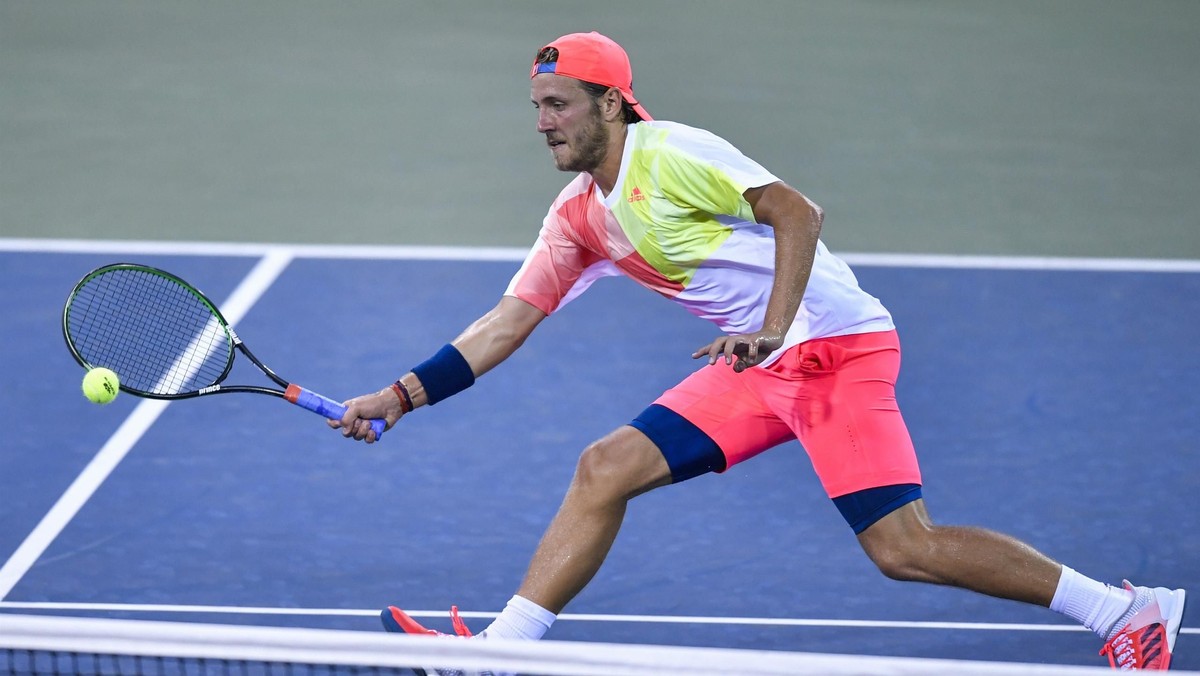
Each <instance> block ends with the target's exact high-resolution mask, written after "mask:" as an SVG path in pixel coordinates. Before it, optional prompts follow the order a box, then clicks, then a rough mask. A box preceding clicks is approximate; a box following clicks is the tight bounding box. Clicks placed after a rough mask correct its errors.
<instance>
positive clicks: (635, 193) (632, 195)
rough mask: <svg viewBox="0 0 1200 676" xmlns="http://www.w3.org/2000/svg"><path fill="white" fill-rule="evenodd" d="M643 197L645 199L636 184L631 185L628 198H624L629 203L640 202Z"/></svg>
mask: <svg viewBox="0 0 1200 676" xmlns="http://www.w3.org/2000/svg"><path fill="white" fill-rule="evenodd" d="M644 199H646V196H645V195H643V194H642V191H641V190H638V188H637V186H636V185H635V186H634V187H633V190H631V191H630V192H629V198H628V199H626V200H625V201H626V202H629V203H630V204H633V203H634V202H641V201H642V200H644Z"/></svg>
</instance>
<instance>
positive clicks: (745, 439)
mask: <svg viewBox="0 0 1200 676" xmlns="http://www.w3.org/2000/svg"><path fill="white" fill-rule="evenodd" d="M899 371H900V341H899V338H898V337H897V335H896V332H895V331H885V332H877V333H862V334H855V335H849V336H834V337H832V338H819V339H816V340H811V341H808V342H806V343H801V344H799V345H796V346H793V347H792V348H791V349H789V350H787V351H786V352H784V353H783V355H782V356H780V357H779V359H777V360H776V361H775V362H774V363H772V364H771V365H769V366H765V367H756V368H751V369H747V370H745V371H743V372H742V373H735V372H734V370H733V368H732V367H731V366H727V365H726V364H725V361H724V359H721V360H719V361H718V362H717V363H716V364H714V365H712V366H705V367H703V368H701V369H700V370H699V371H696V372H695V373H693V374H692V375H690V376H688V377H687V378H686V379H684V381H683V382H681V383H680V384H679V385H677V386H675V387H674V388H672V389H671V390H669V391H667V392H666V393H664V394H663V395H662V396H661V397H659V398H658V400H657V401H656V402H655V403H656V404H659V405H661V406H665V407H666V408H669V409H671V410H672V411H674V412H675V413H678V414H679V415H681V416H683V417H684V418H686V419H687V420H688V421H689V422H691V423H692V424H693V425H695V426H696V427H698V428H700V430H701V431H703V432H704V433H705V434H707V435H708V436H709V437H710V438H711V439H712V440H713V441H714V442H715V443H716V444H717V446H719V447H720V449H721V452H722V453H724V455H725V460H726V469H728V468H729V467H732V466H734V465H736V464H737V463H739V462H742V461H744V460H747V459H749V458H752V457H754V456H756V455H758V454H759V453H762V452H763V451H765V450H767V449H768V448H771V447H772V446H777V445H779V444H781V443H784V442H786V441H790V440H792V439H799V440H800V443H801V444H802V445H803V446H804V450H805V451H806V452H807V453H808V456H809V458H810V460H811V461H812V465H813V469H814V470H816V473H817V476H818V477H819V478H820V480H821V485H822V486H824V488H825V491H826V493H827V494H828V495H829V497H831V498H836V497H838V496H841V495H846V494H848V493H853V492H855V491H860V490H864V489H867V488H875V487H878V486H888V485H892V484H920V483H921V472H920V469H919V467H918V466H917V455H916V452H915V451H914V450H913V443H912V438H911V437H910V436H909V434H908V428H907V427H906V426H905V424H904V418H903V417H902V416H901V415H900V408H899V406H898V405H897V404H896V376H897V374H898V373H899Z"/></svg>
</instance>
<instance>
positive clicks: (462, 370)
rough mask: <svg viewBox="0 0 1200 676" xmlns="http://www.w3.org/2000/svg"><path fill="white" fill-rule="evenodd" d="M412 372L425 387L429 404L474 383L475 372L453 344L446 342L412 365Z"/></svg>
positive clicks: (452, 394) (446, 397)
mask: <svg viewBox="0 0 1200 676" xmlns="http://www.w3.org/2000/svg"><path fill="white" fill-rule="evenodd" d="M412 372H413V374H414V375H416V376H417V378H418V379H420V381H421V385H422V387H424V388H425V399H426V403H428V404H429V405H430V406H432V405H434V404H436V403H438V402H439V401H441V400H443V399H448V398H449V397H452V396H454V395H456V394H458V393H459V392H462V391H463V390H465V389H467V388H468V387H470V386H472V385H474V384H475V372H474V371H472V370H471V365H470V364H468V363H467V360H466V359H465V358H463V356H462V353H461V352H459V351H458V348H456V347H454V346H453V345H450V344H446V345H445V346H443V347H442V349H440V350H438V352H437V354H435V355H433V356H432V357H430V358H429V359H426V360H425V361H423V362H421V363H420V364H418V365H417V366H415V367H413V370H412Z"/></svg>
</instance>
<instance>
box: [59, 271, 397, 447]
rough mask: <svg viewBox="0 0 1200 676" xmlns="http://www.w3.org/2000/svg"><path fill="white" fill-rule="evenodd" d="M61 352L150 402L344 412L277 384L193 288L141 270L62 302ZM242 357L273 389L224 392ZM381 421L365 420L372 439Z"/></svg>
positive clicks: (89, 283)
mask: <svg viewBox="0 0 1200 676" xmlns="http://www.w3.org/2000/svg"><path fill="white" fill-rule="evenodd" d="M62 328H63V337H64V338H66V340H67V347H68V348H69V349H70V350H71V354H72V355H73V356H74V357H75V361H77V362H79V363H80V364H81V365H82V366H83V367H84V368H94V367H97V366H104V367H106V368H109V369H112V370H113V371H115V372H116V374H117V377H118V378H119V379H120V381H121V389H122V390H123V391H125V392H128V393H130V394H132V395H135V396H138V397H147V398H149V399H190V398H192V397H201V396H207V395H210V394H224V393H226V392H254V393H256V394H269V395H271V396H274V397H280V398H283V399H286V400H287V401H290V402H291V403H293V404H296V405H297V406H300V407H302V408H305V409H308V410H309V411H312V412H313V413H317V414H319V415H322V416H325V417H326V418H329V419H331V420H338V419H340V418H341V417H342V416H343V415H345V414H346V407H345V406H342V405H341V404H340V403H338V402H336V401H333V400H332V399H329V398H327V397H323V396H321V395H319V394H317V393H316V392H312V391H310V390H306V389H304V388H303V387H300V386H299V385H294V384H292V383H289V382H288V381H286V380H284V379H283V378H280V377H279V376H278V375H276V374H275V372H274V371H272V370H271V369H269V368H267V367H266V366H265V365H264V364H263V363H262V362H261V361H259V360H258V358H257V357H255V356H254V354H253V353H251V352H250V350H249V349H247V348H246V345H245V343H243V342H242V340H241V339H240V338H238V336H237V334H236V333H234V331H233V327H231V326H229V323H228V322H226V321H225V317H224V316H222V315H221V311H220V310H218V309H217V306H216V305H215V304H214V303H213V302H212V301H210V300H209V299H208V298H207V297H205V295H204V294H202V293H200V291H198V290H197V289H196V287H194V286H192V285H191V284H188V283H187V282H185V281H183V280H182V279H180V278H179V277H176V276H175V275H173V274H171V273H169V272H166V271H164V270H159V269H158V268H152V267H149V266H146V265H134V264H130V263H117V264H115V265H105V266H104V267H100V268H96V269H95V270H92V271H91V272H89V273H87V275H85V276H84V278H83V279H81V280H80V281H79V283H78V284H76V285H75V289H74V290H72V291H71V295H70V297H68V298H67V304H66V307H64V308H63V317H62ZM238 352H241V353H242V354H243V355H245V357H246V358H247V359H249V360H250V361H251V362H252V363H253V364H254V365H255V366H257V367H258V368H259V370H261V371H262V372H263V373H264V374H266V376H267V377H268V378H270V379H271V381H272V382H274V383H275V384H276V385H278V388H273V387H258V386H254V385H225V384H224V381H225V378H226V377H227V376H228V375H229V372H230V370H231V369H232V368H233V362H234V358H235V357H236V356H237V353H238ZM385 426H386V422H385V421H383V420H378V419H376V420H372V421H371V428H372V429H374V430H375V437H376V438H379V437H380V436H382V435H383V430H384V427H385Z"/></svg>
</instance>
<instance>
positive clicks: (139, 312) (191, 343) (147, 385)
mask: <svg viewBox="0 0 1200 676" xmlns="http://www.w3.org/2000/svg"><path fill="white" fill-rule="evenodd" d="M64 328H65V329H66V332H67V335H68V337H69V339H70V341H71V343H72V345H74V346H75V349H76V351H78V353H79V355H80V356H81V357H82V358H83V359H84V361H86V362H87V363H88V364H90V365H91V366H104V367H107V368H110V369H112V370H113V371H115V372H116V373H117V375H118V376H119V377H120V379H121V384H122V385H123V386H125V387H127V388H130V389H132V390H136V391H138V392H144V393H148V394H156V395H172V394H181V393H184V392H194V391H197V390H200V389H202V388H204V387H208V386H210V385H213V384H215V383H216V382H217V381H218V380H219V379H220V378H221V377H222V376H223V374H224V373H225V370H226V368H227V367H228V365H229V362H230V361H231V360H232V358H233V342H232V339H231V338H230V336H229V334H228V332H227V331H226V329H225V327H224V325H223V324H222V323H221V322H220V321H219V320H218V319H217V318H216V316H215V315H214V314H213V313H212V311H211V310H210V309H209V306H208V304H207V303H206V302H205V301H204V300H202V299H201V298H200V297H199V296H198V295H197V294H196V292H195V291H194V290H193V289H191V288H190V287H188V286H186V285H184V284H181V283H180V282H179V281H177V280H175V279H172V278H171V277H167V276H164V275H162V274H159V273H158V272H156V271H153V270H149V269H143V268H137V267H117V268H113V269H109V270H107V271H104V272H102V273H101V274H98V275H96V276H94V277H92V278H91V279H89V280H87V282H86V283H85V284H83V286H82V287H80V288H79V289H78V290H77V291H76V293H75V294H74V295H73V296H72V298H71V301H70V304H69V306H68V308H67V311H66V316H65V320H64Z"/></svg>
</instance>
